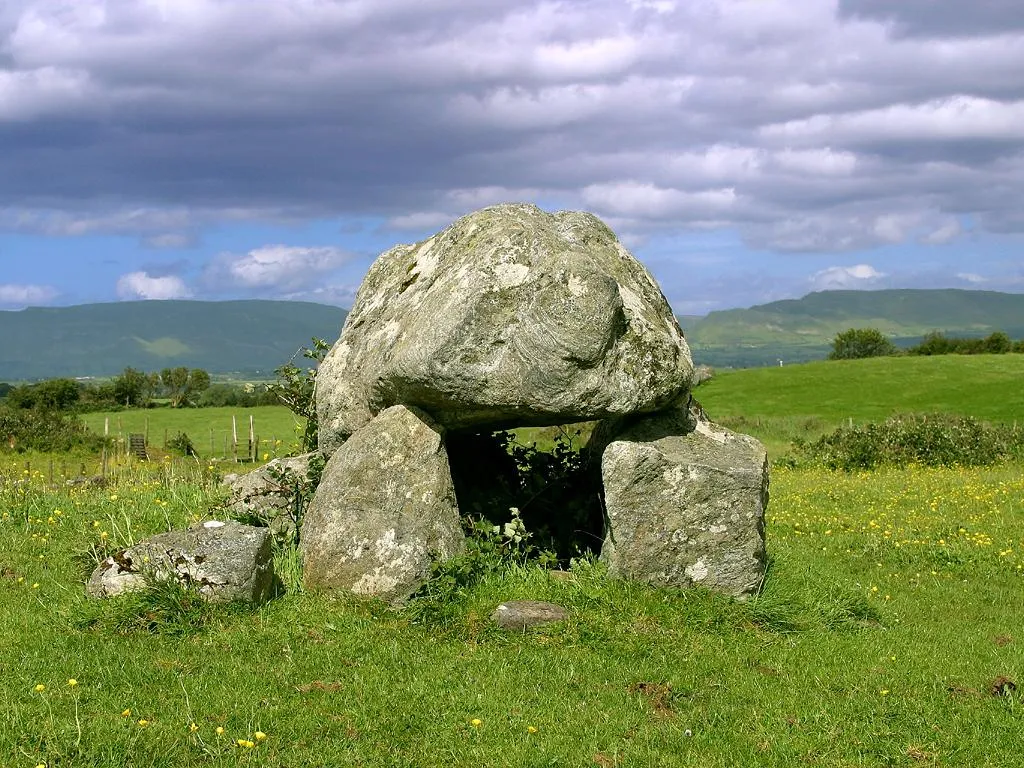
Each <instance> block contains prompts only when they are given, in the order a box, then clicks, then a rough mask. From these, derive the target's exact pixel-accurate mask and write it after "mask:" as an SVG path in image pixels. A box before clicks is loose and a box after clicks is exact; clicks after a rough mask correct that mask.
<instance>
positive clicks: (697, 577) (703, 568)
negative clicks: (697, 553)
mask: <svg viewBox="0 0 1024 768" xmlns="http://www.w3.org/2000/svg"><path fill="white" fill-rule="evenodd" d="M683 572H684V573H685V574H686V575H687V576H688V577H689V578H690V579H691V580H692V581H704V579H706V578H707V577H708V573H709V571H708V567H707V565H705V564H704V561H703V560H698V561H697V562H696V563H693V564H692V565H688V566H686V568H685V569H684V571H683Z"/></svg>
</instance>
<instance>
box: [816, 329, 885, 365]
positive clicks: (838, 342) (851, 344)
mask: <svg viewBox="0 0 1024 768" xmlns="http://www.w3.org/2000/svg"><path fill="white" fill-rule="evenodd" d="M896 351H897V350H896V347H895V345H894V344H893V343H892V342H891V341H889V339H888V338H887V337H886V336H885V334H883V333H882V332H881V331H879V330H877V329H875V328H850V329H849V330H847V331H843V332H842V333H840V334H837V335H836V337H835V339H833V341H832V351H831V352H829V354H828V359H829V360H854V359H859V358H863V357H881V356H884V355H895V354H896Z"/></svg>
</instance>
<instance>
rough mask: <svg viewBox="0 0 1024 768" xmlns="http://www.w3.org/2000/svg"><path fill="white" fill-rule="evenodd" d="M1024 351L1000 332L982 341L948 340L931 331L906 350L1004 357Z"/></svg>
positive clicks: (923, 353)
mask: <svg viewBox="0 0 1024 768" xmlns="http://www.w3.org/2000/svg"><path fill="white" fill-rule="evenodd" d="M1017 351H1024V342H1019V341H1018V342H1016V343H1014V342H1013V341H1011V340H1010V337H1009V336H1007V335H1006V334H1005V333H1003V332H1002V331H995V332H994V333H990V334H989V335H988V336H986V337H985V338H983V339H956V338H949V337H947V336H944V335H943V334H941V333H939V332H938V331H932V332H931V333H929V334H926V335H925V337H924V339H922V340H921V343H920V344H917V345H915V346H913V347H910V348H908V349H907V354H910V355H953V354H956V355H1004V354H1006V353H1008V352H1017Z"/></svg>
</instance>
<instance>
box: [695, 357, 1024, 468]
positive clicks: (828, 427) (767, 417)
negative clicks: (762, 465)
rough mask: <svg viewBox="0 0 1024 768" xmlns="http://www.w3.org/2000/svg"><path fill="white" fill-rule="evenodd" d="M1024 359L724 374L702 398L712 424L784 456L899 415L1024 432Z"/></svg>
mask: <svg viewBox="0 0 1024 768" xmlns="http://www.w3.org/2000/svg"><path fill="white" fill-rule="evenodd" d="M1021 382H1024V355H942V356H936V357H901V358H889V357H877V358H870V359H867V360H828V361H820V362H814V363H802V364H800V365H788V366H782V367H778V366H774V367H765V368H748V369H742V370H723V371H719V372H717V373H716V374H715V377H714V378H713V379H711V380H710V381H708V382H706V383H704V384H702V385H701V386H700V387H698V388H697V389H696V390H695V392H694V395H695V396H696V398H697V399H698V400H699V401H700V403H701V405H702V406H704V409H705V410H706V411H707V412H708V414H709V415H710V416H711V418H713V419H715V420H716V421H719V422H721V423H722V424H725V425H727V426H730V427H733V428H734V429H737V430H739V431H742V432H747V433H749V434H752V435H754V436H756V437H758V438H759V439H761V440H762V441H764V443H765V444H766V446H767V447H768V448H769V453H770V454H771V455H773V456H776V457H778V456H780V455H782V454H785V453H786V452H787V451H788V450H789V446H790V443H791V442H792V440H793V439H795V438H811V439H813V438H815V437H818V436H820V435H821V434H824V433H825V432H831V431H832V430H835V429H837V428H839V427H841V426H847V425H849V424H851V423H852V424H854V425H859V424H864V423H867V422H880V421H884V420H885V419H886V418H887V417H889V416H893V415H895V414H901V413H902V414H909V413H924V414H926V413H949V414H957V415H962V416H973V417H974V418H976V419H979V420H982V421H991V422H998V423H1004V424H1015V423H1016V424H1019V425H1021V426H1024V386H1022V385H1021Z"/></svg>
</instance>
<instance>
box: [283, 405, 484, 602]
mask: <svg viewBox="0 0 1024 768" xmlns="http://www.w3.org/2000/svg"><path fill="white" fill-rule="evenodd" d="M300 546H301V550H302V560H303V568H304V582H305V585H306V586H307V587H309V588H312V589H321V588H329V589H342V590H349V591H351V592H354V593H356V594H359V595H367V596H376V597H380V598H383V599H385V600H388V601H391V602H398V601H401V600H403V599H404V598H406V597H408V596H409V595H410V594H411V593H412V592H413V591H415V590H416V589H417V588H418V587H419V586H420V585H421V584H422V583H423V582H424V581H426V579H427V578H428V576H429V575H430V568H431V563H432V561H433V559H435V558H437V559H441V560H444V559H446V558H449V557H451V556H453V555H455V554H457V553H459V552H461V551H462V548H463V546H464V537H463V533H462V526H461V523H460V521H459V510H458V506H457V505H456V501H455V489H454V486H453V485H452V477H451V471H450V469H449V466H448V456H447V453H446V451H445V447H444V441H443V433H442V430H441V429H440V428H439V427H438V426H437V425H436V424H435V423H434V422H433V421H432V420H431V419H430V417H429V416H427V415H426V414H425V413H423V412H422V411H419V410H417V409H415V408H406V407H404V406H401V405H397V406H393V407H391V408H388V409H386V410H384V411H382V412H381V413H380V414H379V415H377V416H376V417H375V418H374V419H373V420H372V421H370V422H369V423H367V424H366V425H364V426H363V427H362V428H360V429H359V430H357V431H356V432H355V433H354V434H353V435H352V436H351V437H350V438H349V439H348V441H347V442H346V443H345V444H344V445H343V446H341V447H340V448H339V449H338V450H337V451H335V452H334V455H333V456H331V458H330V460H329V461H328V462H327V465H326V466H325V467H324V472H323V476H322V478H321V481H320V485H319V486H318V488H317V490H316V495H315V496H314V497H313V501H312V503H311V504H310V506H309V509H308V510H307V511H306V514H305V517H304V519H303V522H302V530H301V545H300Z"/></svg>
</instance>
